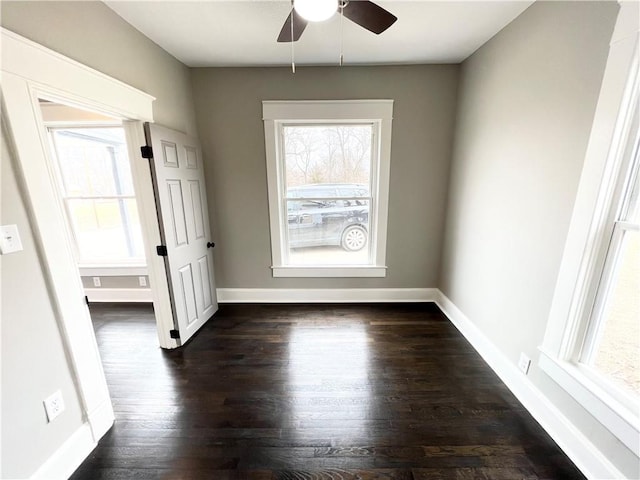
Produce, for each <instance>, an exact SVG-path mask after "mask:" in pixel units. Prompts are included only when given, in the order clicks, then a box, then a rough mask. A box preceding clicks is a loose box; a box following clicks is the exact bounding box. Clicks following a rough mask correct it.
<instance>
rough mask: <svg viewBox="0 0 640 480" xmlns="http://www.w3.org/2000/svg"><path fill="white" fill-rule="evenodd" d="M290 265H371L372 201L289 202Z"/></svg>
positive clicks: (356, 199) (353, 199)
mask: <svg viewBox="0 0 640 480" xmlns="http://www.w3.org/2000/svg"><path fill="white" fill-rule="evenodd" d="M287 216H288V226H287V228H288V232H287V233H288V239H289V263H290V264H292V265H366V264H368V263H369V245H370V243H371V242H370V241H369V200H365V199H362V198H352V199H349V200H336V201H326V202H322V201H314V202H311V201H299V200H289V201H287Z"/></svg>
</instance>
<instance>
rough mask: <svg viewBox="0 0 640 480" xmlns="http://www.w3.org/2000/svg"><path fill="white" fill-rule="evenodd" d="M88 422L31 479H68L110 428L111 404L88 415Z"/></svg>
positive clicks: (111, 419) (105, 403)
mask: <svg viewBox="0 0 640 480" xmlns="http://www.w3.org/2000/svg"><path fill="white" fill-rule="evenodd" d="M89 417H90V419H89V422H87V423H83V424H82V425H81V426H80V428H78V430H76V431H75V432H74V433H73V434H72V435H71V436H70V437H69V438H67V440H66V441H65V442H64V443H63V444H62V445H60V447H59V448H58V449H57V450H56V451H55V452H54V453H53V455H51V456H50V457H49V458H48V459H47V461H45V462H44V463H43V464H42V465H41V466H40V468H38V470H36V472H35V473H34V474H33V475H31V477H30V478H31V479H34V480H35V479H43V480H50V479H53V478H55V479H58V478H69V477H70V476H71V475H72V474H73V472H75V471H76V469H77V468H78V467H79V466H80V464H82V462H83V461H84V460H85V458H87V457H88V456H89V454H90V453H91V451H92V450H93V449H94V448H95V447H96V445H97V444H98V442H97V440H95V438H100V437H101V436H102V435H104V434H105V433H106V431H107V430H108V429H109V428H111V425H112V423H113V409H112V408H111V402H110V401H107V402H104V403H103V404H102V405H100V406H98V408H96V409H95V410H94V411H93V412H91V413H90V414H89Z"/></svg>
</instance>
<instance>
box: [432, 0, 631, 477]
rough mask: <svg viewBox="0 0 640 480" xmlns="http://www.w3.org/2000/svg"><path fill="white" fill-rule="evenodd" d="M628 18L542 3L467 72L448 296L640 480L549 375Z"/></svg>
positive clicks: (446, 270) (591, 5)
mask: <svg viewBox="0 0 640 480" xmlns="http://www.w3.org/2000/svg"><path fill="white" fill-rule="evenodd" d="M617 11H618V7H617V4H616V3H615V2H537V3H535V4H534V5H533V6H531V7H530V8H529V9H528V10H526V11H525V12H524V13H523V14H522V15H521V16H520V17H518V18H516V19H515V20H514V21H513V22H512V23H511V24H510V25H508V26H507V27H506V28H505V29H504V30H503V31H502V32H500V33H499V34H498V35H497V36H496V37H494V38H493V39H492V40H490V41H489V42H488V43H487V44H485V45H484V46H483V47H482V48H481V49H480V50H478V51H477V52H476V53H475V54H474V55H473V56H472V57H470V58H469V59H468V60H466V61H465V62H464V63H463V66H462V74H461V84H460V94H459V106H458V122H457V126H456V137H455V138H456V143H455V149H454V156H453V163H452V174H451V183H450V190H449V205H448V218H447V228H446V237H445V248H444V254H443V264H442V274H441V279H440V288H441V289H442V291H443V292H444V293H445V295H447V296H448V297H449V298H450V299H451V300H452V301H453V302H454V303H455V304H456V305H457V306H458V307H459V308H460V309H461V310H462V312H463V313H464V314H466V316H467V317H468V318H469V319H470V320H471V321H472V322H473V323H475V325H476V326H477V327H478V328H479V329H480V330H481V331H482V332H483V333H484V334H485V335H486V336H487V337H488V338H489V339H490V340H491V341H492V342H493V344H494V345H495V346H496V348H498V349H499V350H500V351H501V352H502V353H504V354H505V355H506V356H507V357H508V358H509V359H510V360H511V361H512V362H514V364H515V363H516V362H517V360H518V356H519V353H520V352H525V353H526V354H527V355H529V357H531V358H532V359H533V362H532V368H531V371H530V373H529V376H530V379H531V381H532V382H533V383H534V384H535V385H536V387H537V388H539V389H540V390H541V391H542V393H543V394H544V395H546V396H547V397H548V398H549V399H550V400H551V401H552V402H553V403H554V404H555V405H556V406H557V407H558V408H560V409H561V411H562V412H563V413H564V414H565V415H566V416H567V417H568V418H569V419H571V420H572V421H573V422H574V423H575V425H576V426H577V427H578V428H580V429H581V430H582V431H583V433H585V434H586V435H588V437H589V438H590V439H591V440H592V441H593V442H594V443H595V444H596V445H597V446H598V447H600V448H601V449H602V451H603V453H604V454H605V455H607V457H608V458H610V459H611V460H612V461H613V462H614V464H616V465H617V466H618V468H620V469H621V471H622V472H623V473H626V474H627V475H629V476H630V478H637V477H638V475H639V473H640V472H639V471H638V462H637V457H635V456H634V455H632V454H631V452H630V451H629V450H627V449H626V448H625V447H624V446H622V445H621V444H620V443H619V442H618V441H617V440H616V439H615V438H614V437H612V436H611V435H610V434H609V433H608V432H607V431H606V430H605V429H604V428H603V427H602V426H601V425H600V424H599V423H598V422H596V421H595V420H594V419H593V418H592V417H591V416H590V415H589V414H588V413H587V412H586V411H585V410H584V409H582V408H581V407H580V406H578V404H576V403H575V402H574V401H573V400H571V399H570V398H569V397H568V396H567V395H566V394H565V393H564V391H563V390H561V389H560V388H558V387H557V386H556V385H555V383H553V382H552V381H551V380H550V379H549V378H548V377H546V376H545V375H544V373H542V372H541V371H540V370H539V369H538V367H537V359H538V352H537V347H538V346H539V345H541V344H542V340H543V336H544V333H545V328H546V323H547V317H548V314H549V310H550V306H551V300H552V296H553V292H554V287H555V284H556V277H557V274H558V270H559V266H560V260H561V256H562V253H563V248H564V243H565V239H566V236H567V231H568V226H569V221H570V217H571V212H572V209H573V204H574V199H575V196H576V191H577V185H578V181H579V179H580V173H581V170H582V165H583V161H584V155H585V151H586V147H587V142H588V138H589V134H590V128H591V123H592V121H593V115H594V111H595V106H596V101H597V98H598V94H599V89H600V84H601V81H602V76H603V72H604V66H605V62H606V58H607V53H608V44H609V39H610V37H611V33H612V31H613V26H614V23H615V19H616V14H617Z"/></svg>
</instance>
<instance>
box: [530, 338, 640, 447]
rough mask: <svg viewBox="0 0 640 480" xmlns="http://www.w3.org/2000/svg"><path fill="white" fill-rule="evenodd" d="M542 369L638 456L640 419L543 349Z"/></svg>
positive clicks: (578, 370)
mask: <svg viewBox="0 0 640 480" xmlns="http://www.w3.org/2000/svg"><path fill="white" fill-rule="evenodd" d="M540 352H541V355H540V362H539V365H540V368H541V369H542V371H543V372H545V373H546V374H547V375H549V377H551V379H552V380H553V381H555V382H556V383H557V384H558V385H559V386H560V387H561V388H562V389H564V390H565V391H566V392H567V393H568V394H569V395H571V396H572V397H573V399H574V400H576V401H577V402H578V403H580V404H581V405H582V406H583V407H584V408H585V409H586V410H587V411H588V412H589V413H590V414H591V415H593V417H594V418H595V419H596V420H598V421H599V422H600V423H602V425H604V426H605V427H606V428H607V429H608V430H609V431H610V432H611V433H612V434H613V435H615V436H616V437H617V438H618V439H619V440H620V441H621V442H622V443H623V444H624V445H626V446H627V448H629V449H630V450H631V451H632V452H634V453H635V454H636V455H637V454H638V450H639V449H640V418H639V417H638V412H635V415H634V412H631V411H629V409H628V408H626V407H625V406H624V405H623V404H622V403H621V402H619V401H618V400H616V399H615V398H614V397H613V396H612V395H610V394H609V393H608V392H607V391H606V390H605V389H603V388H602V387H601V386H600V385H598V384H597V383H595V382H594V381H593V380H592V379H590V378H589V377H588V376H587V375H585V374H584V373H583V372H582V371H581V370H580V369H579V368H578V367H577V366H576V365H574V364H572V363H570V362H567V361H563V360H560V359H558V358H556V357H555V356H554V355H552V354H550V353H548V352H545V351H544V350H542V349H541V350H540Z"/></svg>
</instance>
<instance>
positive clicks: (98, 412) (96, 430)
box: [87, 399, 116, 443]
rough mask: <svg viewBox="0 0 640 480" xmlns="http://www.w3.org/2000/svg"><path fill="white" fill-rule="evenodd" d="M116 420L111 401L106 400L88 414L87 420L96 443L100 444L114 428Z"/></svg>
mask: <svg viewBox="0 0 640 480" xmlns="http://www.w3.org/2000/svg"><path fill="white" fill-rule="evenodd" d="M115 418H116V417H115V414H114V413H113V405H112V404H111V399H105V401H104V402H102V403H101V404H100V406H99V407H97V408H94V409H93V410H92V411H90V412H87V419H88V420H89V425H90V426H91V433H92V435H93V439H94V440H95V442H96V443H98V441H99V440H100V439H101V438H102V437H103V436H104V434H105V433H107V432H108V431H109V429H110V428H111V427H112V426H113V422H114V421H115Z"/></svg>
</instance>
